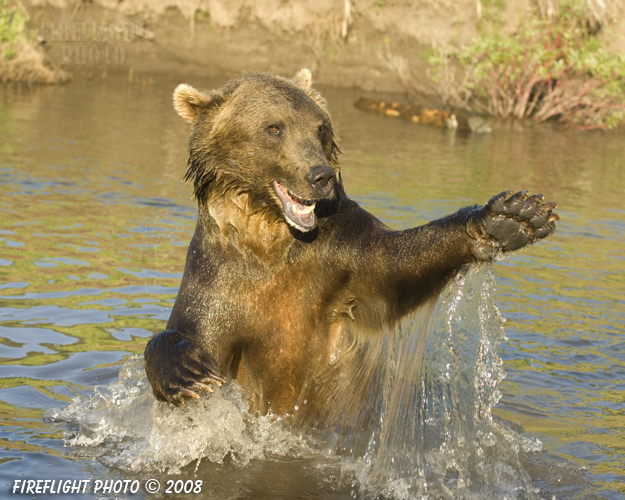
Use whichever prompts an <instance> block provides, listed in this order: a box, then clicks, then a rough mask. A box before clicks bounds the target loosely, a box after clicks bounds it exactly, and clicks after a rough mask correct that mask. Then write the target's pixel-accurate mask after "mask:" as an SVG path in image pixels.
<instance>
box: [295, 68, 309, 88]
mask: <svg viewBox="0 0 625 500" xmlns="http://www.w3.org/2000/svg"><path fill="white" fill-rule="evenodd" d="M293 83H295V85H297V86H298V87H301V88H302V89H304V90H310V89H311V88H312V73H311V71H310V70H309V69H306V68H302V69H300V70H299V71H298V72H297V73H295V76H294V77H293Z"/></svg>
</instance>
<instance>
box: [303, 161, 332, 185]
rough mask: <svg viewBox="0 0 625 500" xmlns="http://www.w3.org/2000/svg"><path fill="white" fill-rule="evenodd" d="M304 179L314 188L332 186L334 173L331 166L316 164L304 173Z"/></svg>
mask: <svg viewBox="0 0 625 500" xmlns="http://www.w3.org/2000/svg"><path fill="white" fill-rule="evenodd" d="M306 180H307V181H308V183H309V184H310V186H311V187H312V188H313V189H315V190H320V189H324V188H328V189H330V188H332V187H333V186H334V183H335V182H336V175H335V174H334V170H332V167H330V166H328V165H317V166H316V167H313V168H311V169H310V172H308V173H307V174H306Z"/></svg>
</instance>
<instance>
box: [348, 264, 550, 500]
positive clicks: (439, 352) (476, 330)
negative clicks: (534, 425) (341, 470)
mask: <svg viewBox="0 0 625 500" xmlns="http://www.w3.org/2000/svg"><path fill="white" fill-rule="evenodd" d="M495 288H496V282H495V278H494V274H493V269H492V265H484V266H480V267H472V268H470V269H468V270H467V272H466V273H462V274H460V275H458V277H457V278H456V279H455V281H454V282H453V283H452V284H451V286H450V287H449V289H448V290H446V292H445V293H444V294H443V295H442V297H441V299H440V300H438V301H437V302H436V303H434V304H432V305H431V307H430V309H427V310H423V311H421V312H419V313H418V314H415V315H414V316H413V317H412V318H410V319H409V320H408V321H405V322H404V323H403V324H402V325H400V326H399V327H398V329H397V331H396V332H395V335H394V336H390V337H389V340H388V343H387V344H386V346H385V347H383V348H382V349H381V352H382V353H383V354H384V355H385V356H386V362H385V367H386V368H385V370H380V371H379V372H378V378H379V379H378V380H376V381H375V384H374V385H375V386H376V387H377V388H378V389H377V390H379V388H382V391H383V393H384V398H383V399H382V402H381V404H380V405H379V407H378V410H377V416H376V417H377V422H376V424H375V425H374V426H373V429H372V432H371V434H370V436H369V443H368V447H367V450H366V452H365V453H364V456H363V457H362V463H361V465H359V466H357V467H356V468H355V472H356V474H357V476H358V479H359V482H360V490H361V491H360V496H362V497H363V498H377V497H379V496H380V495H381V496H383V497H392V498H396V499H408V498H436V499H441V498H442V499H457V498H463V499H466V500H469V499H484V498H489V499H505V500H513V499H518V500H521V499H528V500H530V499H537V498H538V496H537V493H536V491H535V489H534V488H533V486H532V482H531V479H530V477H529V475H528V474H527V473H526V471H525V470H524V468H523V467H522V465H521V464H520V462H519V457H518V455H519V453H518V452H519V448H520V447H524V448H528V449H529V448H532V451H536V450H537V449H539V448H540V443H539V442H533V441H531V440H529V439H527V438H521V437H520V436H518V435H517V434H515V433H514V432H513V431H512V430H511V429H509V428H508V427H507V426H505V425H503V424H501V423H498V422H497V421H495V420H494V419H493V416H492V413H491V411H492V408H493V406H494V405H495V404H496V403H497V401H499V399H500V398H501V392H500V391H499V389H498V386H499V383H500V382H501V380H503V378H504V377H505V372H504V370H503V367H502V361H501V359H500V358H499V356H498V353H497V348H498V344H499V341H500V340H502V339H504V338H505V336H504V331H503V318H502V317H501V314H500V313H499V310H498V309H497V307H496V305H495V302H494V296H495Z"/></svg>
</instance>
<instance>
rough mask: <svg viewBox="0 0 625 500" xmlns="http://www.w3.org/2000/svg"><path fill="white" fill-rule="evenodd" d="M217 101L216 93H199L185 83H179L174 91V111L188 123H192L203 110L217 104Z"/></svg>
mask: <svg viewBox="0 0 625 500" xmlns="http://www.w3.org/2000/svg"><path fill="white" fill-rule="evenodd" d="M218 101H219V96H218V95H217V93H216V92H210V93H204V92H200V91H199V90H196V89H194V88H193V87H191V85H187V84H186V83H181V84H180V85H178V86H177V87H176V90H174V109H175V110H176V111H177V112H178V114H179V115H180V116H182V117H183V118H184V119H185V120H187V121H188V122H189V123H193V122H194V121H195V120H196V119H197V117H198V116H199V115H200V112H201V111H202V110H203V109H206V108H209V107H210V106H212V105H214V104H217V102H218Z"/></svg>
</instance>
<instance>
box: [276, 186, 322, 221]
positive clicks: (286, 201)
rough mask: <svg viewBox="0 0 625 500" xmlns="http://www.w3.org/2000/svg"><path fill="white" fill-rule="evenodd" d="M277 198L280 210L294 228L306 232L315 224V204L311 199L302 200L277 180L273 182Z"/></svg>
mask: <svg viewBox="0 0 625 500" xmlns="http://www.w3.org/2000/svg"><path fill="white" fill-rule="evenodd" d="M273 185H274V189H275V191H276V194H277V195H278V198H279V199H280V201H281V202H282V211H283V213H284V217H285V219H286V222H287V223H288V224H289V225H291V226H293V227H294V228H295V229H297V230H299V231H302V232H306V231H310V230H311V229H312V228H314V227H315V225H316V224H317V218H316V217H315V213H314V210H315V205H316V203H315V202H314V201H312V200H303V199H301V198H300V197H299V196H296V195H294V194H293V193H291V192H289V190H288V189H286V188H285V187H284V186H283V185H282V184H280V183H279V182H278V181H274V183H273Z"/></svg>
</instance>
